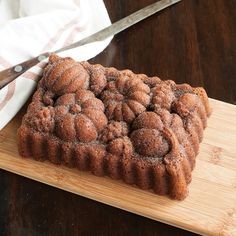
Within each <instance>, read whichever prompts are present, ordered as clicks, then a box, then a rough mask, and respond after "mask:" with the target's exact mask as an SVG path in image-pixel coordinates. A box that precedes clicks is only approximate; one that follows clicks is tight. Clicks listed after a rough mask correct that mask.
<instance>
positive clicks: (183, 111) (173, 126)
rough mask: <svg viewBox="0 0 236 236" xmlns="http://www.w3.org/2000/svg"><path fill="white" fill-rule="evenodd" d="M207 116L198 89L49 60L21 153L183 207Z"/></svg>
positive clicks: (55, 58) (21, 131)
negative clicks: (180, 202) (120, 182)
mask: <svg viewBox="0 0 236 236" xmlns="http://www.w3.org/2000/svg"><path fill="white" fill-rule="evenodd" d="M210 113H211V109H210V107H209V103H208V97H207V94H206V92H205V90H204V89H203V88H192V87H191V86H190V85H188V84H180V85H178V84H175V83H174V81H171V80H167V81H162V80H160V79H159V78H158V77H147V76H146V75H143V74H134V73H133V72H131V71H130V70H123V71H119V70H116V69H115V68H105V67H103V66H101V65H90V64H89V63H88V62H81V63H79V62H75V61H74V60H73V59H71V58H60V57H58V56H56V55H52V56H51V57H50V59H49V63H48V65H47V66H46V68H45V69H44V74H43V77H42V79H41V80H40V82H39V84H38V88H37V91H36V92H35V94H34V96H33V99H32V102H31V104H30V105H29V107H28V110H27V113H26V115H25V116H24V118H23V121H22V125H21V127H20V128H19V130H18V140H19V142H18V143H19V153H20V155H22V156H24V157H32V158H34V159H36V160H41V161H42V160H49V161H51V162H52V163H55V164H62V165H66V166H69V167H75V168H78V169H79V170H84V171H91V172H92V173H93V174H95V175H97V176H104V175H108V176H110V177H111V178H113V179H122V180H123V181H124V182H125V183H128V184H132V185H137V186H138V187H140V188H142V189H152V190H153V191H154V192H155V193H157V194H159V195H168V196H170V197H171V198H173V199H178V200H182V199H184V198H185V197H186V196H187V193H188V189H187V185H188V184H189V183H190V181H191V172H192V170H193V168H194V166H195V158H196V155H197V154H198V150H199V143H200V142H201V141H202V138H203V130H204V128H205V127H206V124H207V117H208V116H209V115H210Z"/></svg>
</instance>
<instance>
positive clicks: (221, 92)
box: [0, 0, 236, 235]
mask: <svg viewBox="0 0 236 236" xmlns="http://www.w3.org/2000/svg"><path fill="white" fill-rule="evenodd" d="M104 2H105V4H106V6H107V9H108V12H109V15H110V17H111V20H112V21H113V22H114V21H115V20H118V19H120V18H122V17H124V16H126V15H128V14H130V13H132V12H134V11H135V10H138V9H140V8H142V7H144V6H146V5H148V4H150V3H153V2H154V0H138V1H132V0H120V1H115V0H104ZM235 5H236V1H235V0H227V1H225V0H217V1H215V0H207V1H204V0H182V2H181V3H180V4H178V5H176V6H174V7H172V8H169V9H167V10H165V11H163V12H161V13H158V14H156V15H154V16H152V17H150V18H149V19H147V20H145V21H143V22H141V23H139V24H138V25H136V26H134V27H132V28H130V29H128V30H126V31H125V32H122V33H121V34H119V35H117V36H116V37H115V38H114V39H113V40H112V42H111V44H110V45H109V46H108V48H107V49H106V50H105V51H104V52H102V53H101V54H100V55H98V56H97V57H95V58H94V59H92V60H90V62H91V63H101V64H103V65H105V66H115V67H117V68H119V69H123V68H130V69H132V70H134V71H135V72H139V73H140V72H142V73H147V74H148V75H159V76H160V77H161V78H162V79H173V80H175V81H176V82H178V83H181V82H188V83H190V84H191V85H193V86H204V87H205V88H206V90H207V92H208V94H209V96H210V97H213V98H216V99H220V100H223V101H226V102H230V103H236V86H235V78H236V67H235V65H236V27H235V22H236V11H235ZM22 112H24V111H22ZM221 127H224V123H223V122H222V124H221ZM222 135H223V136H224V135H225V130H224V129H223V130H221V132H220V133H218V135H217V136H216V137H221V136H222ZM214 138H215V137H214ZM2 141H4V138H3V136H0V147H1V143H2ZM233 141H234V140H229V142H233ZM202 148H204V145H203V146H202ZM221 148H224V147H220V148H217V147H216V148H215V149H214V152H213V153H214V155H213V156H212V159H213V160H215V162H216V166H218V164H217V162H219V161H222V158H221V157H222V155H221V150H222V149H221ZM0 157H1V155H0ZM232 158H233V157H232ZM197 163H198V165H200V166H201V168H202V169H204V168H205V166H204V165H201V163H203V162H202V160H201V159H199V160H198V162H197ZM199 163H200V164H199ZM223 164H224V166H222V167H220V168H219V169H218V168H214V171H215V172H214V173H215V175H214V176H217V174H218V175H219V177H218V180H219V179H221V181H222V180H224V175H223V173H224V171H223V170H224V168H227V167H228V166H230V164H231V163H230V162H229V163H225V162H223ZM212 165H213V166H214V167H215V165H214V164H213V163H212ZM222 168H223V169H222ZM40 170H41V169H39V170H38V171H39V172H40ZM196 170H197V169H196ZM196 173H198V172H196ZM204 173H207V172H206V171H204ZM233 173H234V172H233ZM194 175H195V172H194ZM230 176H231V177H230V178H229V183H233V179H232V176H233V174H232V172H231V174H230ZM204 178H205V176H204ZM207 178H212V175H210V174H209V175H208V177H207ZM227 180H228V179H227ZM223 182H224V181H223ZM227 182H228V181H225V183H227ZM192 184H194V182H193V183H192ZM191 186H192V185H191ZM207 187H208V186H206V189H204V188H203V187H202V188H203V190H204V193H206V194H207V193H208V189H207ZM190 188H192V187H190ZM0 189H1V193H0V235H194V234H192V233H190V232H187V231H183V230H180V229H177V228H174V227H171V226H169V225H165V224H162V223H158V222H156V221H153V220H149V219H147V218H144V217H140V216H137V215H135V214H131V213H128V212H126V211H122V210H118V209H116V208H113V207H110V206H107V205H104V204H101V203H98V202H95V201H92V200H89V199H86V198H83V197H79V196H77V195H75V194H71V193H68V192H65V191H62V190H58V189H56V188H53V187H49V186H47V185H45V184H41V183H38V182H36V181H32V180H29V179H27V178H24V177H20V176H18V175H14V174H11V173H9V172H6V171H3V170H0ZM222 191H224V190H222ZM219 192H220V191H217V192H213V194H212V196H211V197H212V198H213V199H214V197H217V196H218V193H219ZM231 200H232V199H231ZM222 204H223V206H225V205H224V200H222ZM218 207H219V209H220V210H219V211H220V212H221V204H219V206H217V208H218ZM228 209H231V208H230V206H229V208H228ZM222 214H223V213H222ZM212 218H213V221H214V217H212ZM234 220H235V214H234V211H233V208H232V209H231V210H229V211H228V213H227V214H226V215H225V218H224V220H223V221H224V222H226V223H225V224H222V225H221V226H222V228H221V230H222V229H226V230H227V231H229V228H227V227H228V226H227V224H228V223H227V222H228V221H232V222H234ZM203 221H204V220H203ZM186 222H188V219H186ZM204 222H205V221H204ZM186 224H187V223H186ZM205 224H206V226H207V225H208V222H205ZM225 225H226V226H225ZM231 225H232V224H231ZM206 228H207V227H206ZM227 231H226V232H227ZM219 233H221V232H220V231H219V232H218V233H217V234H219ZM231 235H234V234H233V233H232V234H231Z"/></svg>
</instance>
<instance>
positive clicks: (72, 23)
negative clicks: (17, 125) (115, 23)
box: [0, 0, 111, 130]
mask: <svg viewBox="0 0 236 236" xmlns="http://www.w3.org/2000/svg"><path fill="white" fill-rule="evenodd" d="M110 24H111V22H110V19H109V16H108V14H107V11H106V8H105V5H104V3H103V1H102V0H66V1H65V0H37V1H32V0H0V45H1V46H0V71H1V70H4V69H6V68H8V67H11V66H13V65H15V64H18V63H20V62H23V61H25V60H28V59H30V58H33V57H36V56H38V55H39V54H41V53H43V52H48V51H54V50H56V49H58V48H61V47H63V46H66V45H68V44H71V43H73V42H75V41H78V40H79V39H82V38H84V37H86V36H89V35H91V34H92V33H95V32H97V31H99V30H100V29H102V28H104V27H106V26H108V25H110ZM110 40H111V38H109V39H106V40H104V41H101V42H95V43H90V44H87V45H84V46H82V47H79V48H76V49H71V50H68V51H65V52H63V53H61V54H59V55H60V56H70V57H73V58H74V59H75V60H77V61H82V60H88V59H90V58H92V57H94V56H96V55H97V54H98V53H100V52H101V51H103V50H104V49H105V48H106V46H107V45H108V44H109V42H110ZM45 63H46V61H44V62H41V63H39V64H38V65H36V66H34V67H32V68H31V69H30V70H28V71H27V72H25V73H24V74H23V75H21V76H19V77H18V78H17V79H16V80H15V81H13V82H11V83H10V84H9V85H7V86H6V87H4V88H3V89H1V90H0V130H1V129H2V128H3V127H4V126H5V125H6V124H7V123H8V122H9V121H10V120H11V119H12V118H13V117H14V116H15V115H16V113H17V112H18V111H19V110H20V108H21V107H22V106H23V105H24V104H25V102H26V101H27V99H28V98H29V97H30V95H31V94H32V92H33V91H34V89H35V87H36V85H37V79H38V78H39V75H41V73H42V67H43V65H44V64H45Z"/></svg>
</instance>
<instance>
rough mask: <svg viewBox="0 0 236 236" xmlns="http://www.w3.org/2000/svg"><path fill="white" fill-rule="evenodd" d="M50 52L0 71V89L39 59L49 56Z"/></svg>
mask: <svg viewBox="0 0 236 236" xmlns="http://www.w3.org/2000/svg"><path fill="white" fill-rule="evenodd" d="M49 55H50V53H49V52H46V53H43V54H41V55H39V56H38V57H35V58H32V59H30V60H27V61H24V62H22V63H20V64H18V65H15V66H13V67H10V68H8V69H6V70H3V71H1V72H0V89H2V88H3V87H5V86H6V85H7V84H9V83H10V82H12V81H13V80H15V79H16V78H17V77H18V76H20V75H21V74H23V73H24V72H26V71H27V70H29V69H30V68H31V67H33V66H35V65H36V64H38V63H39V62H40V61H42V60H44V59H46V58H47V57H49Z"/></svg>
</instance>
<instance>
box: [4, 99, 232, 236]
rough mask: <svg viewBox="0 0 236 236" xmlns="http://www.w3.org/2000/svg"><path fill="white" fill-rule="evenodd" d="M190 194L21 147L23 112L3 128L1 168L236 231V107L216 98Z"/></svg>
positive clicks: (219, 230)
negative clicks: (38, 156)
mask: <svg viewBox="0 0 236 236" xmlns="http://www.w3.org/2000/svg"><path fill="white" fill-rule="evenodd" d="M210 102H211V105H212V107H213V114H212V115H211V117H210V119H209V121H208V127H207V129H206V130H205V133H204V140H203V142H202V144H201V148H200V153H199V155H198V157H197V163H196V168H195V170H194V171H193V180H192V182H191V184H190V186H189V196H188V197H187V198H186V200H184V201H182V202H178V201H173V200H170V199H168V198H167V197H160V196H157V195H155V194H153V193H151V192H148V191H143V190H140V189H138V188H135V187H131V186H129V185H126V184H123V183H122V182H119V181H114V180H111V179H109V178H104V177H96V176H93V175H91V174H89V173H85V172H80V171H78V170H75V169H68V168H65V167H58V166H55V165H53V164H50V163H48V162H44V163H42V162H37V161H34V160H31V159H22V158H21V157H20V156H19V155H18V151H17V138H16V130H17V128H18V127H19V126H20V122H21V117H22V114H19V115H18V116H17V117H16V118H15V119H14V120H13V121H12V122H11V123H10V124H9V125H8V126H7V127H6V128H4V129H3V130H2V131H1V132H0V168H2V169H5V170H8V171H11V172H13V173H16V174H19V175H22V176H25V177H28V178H31V179H34V180H37V181H40V182H43V183H46V184H49V185H52V186H55V187H57V188H61V189H64V190H66V191H69V192H73V193H76V194H78V195H82V196H85V197H88V198H91V199H94V200H96V201H99V202H103V203H106V204H109V205H111V206H114V207H118V208H121V209H125V210H127V211H130V212H133V213H136V214H139V215H142V216H146V217H148V218H151V219H154V220H158V221H161V222H164V223H167V224H171V225H174V226H177V227H180V228H183V229H187V230H189V231H193V232H196V233H199V234H205V235H236V106H234V105H231V104H228V103H224V102H220V101H217V100H213V99H211V101H210Z"/></svg>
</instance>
